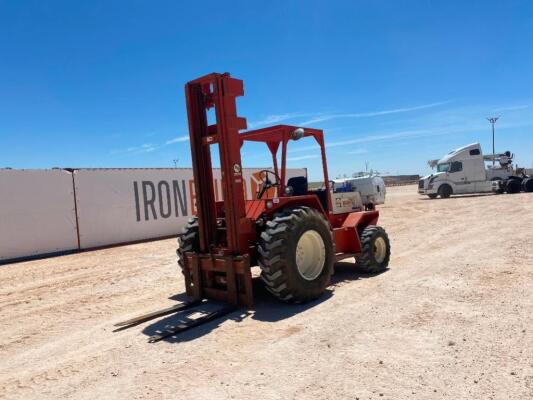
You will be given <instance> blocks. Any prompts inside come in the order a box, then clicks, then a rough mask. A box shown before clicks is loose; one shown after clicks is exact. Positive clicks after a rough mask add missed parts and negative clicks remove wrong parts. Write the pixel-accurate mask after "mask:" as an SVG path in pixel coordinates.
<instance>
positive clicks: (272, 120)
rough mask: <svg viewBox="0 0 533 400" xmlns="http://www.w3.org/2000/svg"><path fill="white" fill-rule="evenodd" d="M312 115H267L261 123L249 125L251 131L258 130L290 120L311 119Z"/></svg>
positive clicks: (250, 123) (256, 122)
mask: <svg viewBox="0 0 533 400" xmlns="http://www.w3.org/2000/svg"><path fill="white" fill-rule="evenodd" d="M312 115H313V114H311V113H286V114H273V115H267V116H266V117H265V118H263V119H261V120H259V121H253V122H249V123H248V125H249V127H250V128H251V129H253V128H256V127H258V126H262V125H273V124H277V123H278V122H283V121H287V120H289V119H295V118H304V117H310V116H312Z"/></svg>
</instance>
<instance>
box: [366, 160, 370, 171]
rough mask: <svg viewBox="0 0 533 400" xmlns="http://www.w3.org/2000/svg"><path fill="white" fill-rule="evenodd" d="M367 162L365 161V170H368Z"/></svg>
mask: <svg viewBox="0 0 533 400" xmlns="http://www.w3.org/2000/svg"><path fill="white" fill-rule="evenodd" d="M368 164H369V162H368V161H365V172H368Z"/></svg>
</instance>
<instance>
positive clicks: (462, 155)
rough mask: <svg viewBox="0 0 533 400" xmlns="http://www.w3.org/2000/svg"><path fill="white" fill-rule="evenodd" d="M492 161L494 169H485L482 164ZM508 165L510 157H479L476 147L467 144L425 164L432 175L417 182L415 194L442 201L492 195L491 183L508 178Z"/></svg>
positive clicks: (477, 145)
mask: <svg viewBox="0 0 533 400" xmlns="http://www.w3.org/2000/svg"><path fill="white" fill-rule="evenodd" d="M496 160H498V162H499V165H498V166H496V165H494V167H492V168H490V169H488V168H486V166H485V162H486V161H496ZM503 160H505V161H503ZM510 161H512V155H511V154H510V153H509V154H508V155H507V153H505V154H491V155H488V156H483V154H482V152H481V145H480V144H479V143H472V144H469V145H467V146H464V147H461V148H459V149H456V150H453V151H451V152H449V153H448V154H446V155H445V156H444V157H442V158H441V159H439V160H431V161H429V162H428V163H429V165H430V166H431V167H432V168H436V172H435V173H433V174H430V175H427V176H424V177H423V178H422V179H420V181H419V183H418V193H419V194H422V195H427V196H429V197H430V198H432V199H433V198H436V197H437V196H439V195H440V196H441V197H442V198H446V197H450V196H451V195H452V194H468V193H490V192H492V191H493V181H495V180H499V179H506V178H507V177H509V176H510V175H512V172H513V171H512V164H511V163H510Z"/></svg>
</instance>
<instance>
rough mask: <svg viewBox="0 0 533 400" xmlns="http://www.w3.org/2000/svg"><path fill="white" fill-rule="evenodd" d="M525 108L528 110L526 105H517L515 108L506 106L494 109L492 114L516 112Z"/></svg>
mask: <svg viewBox="0 0 533 400" xmlns="http://www.w3.org/2000/svg"><path fill="white" fill-rule="evenodd" d="M526 108H529V105H528V104H522V105H517V106H508V107H500V108H495V109H494V110H492V111H494V112H498V111H516V110H525V109H526Z"/></svg>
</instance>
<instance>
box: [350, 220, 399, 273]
mask: <svg viewBox="0 0 533 400" xmlns="http://www.w3.org/2000/svg"><path fill="white" fill-rule="evenodd" d="M359 238H360V240H361V255H360V256H359V257H357V258H356V264H355V265H356V266H357V268H358V269H360V270H362V271H364V272H368V273H378V272H382V271H384V270H385V269H387V266H388V265H389V260H390V241H389V236H388V235H387V232H385V229H383V228H382V227H380V226H375V225H369V226H367V227H366V228H364V229H363V230H362V231H360V232H359Z"/></svg>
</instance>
